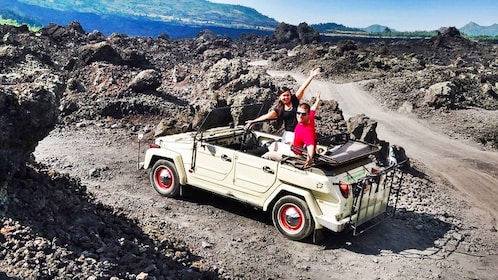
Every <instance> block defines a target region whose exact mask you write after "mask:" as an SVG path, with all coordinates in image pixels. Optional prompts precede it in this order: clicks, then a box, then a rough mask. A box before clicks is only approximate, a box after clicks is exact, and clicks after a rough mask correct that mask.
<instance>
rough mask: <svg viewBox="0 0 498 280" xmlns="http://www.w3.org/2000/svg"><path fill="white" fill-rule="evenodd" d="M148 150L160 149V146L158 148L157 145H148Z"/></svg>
mask: <svg viewBox="0 0 498 280" xmlns="http://www.w3.org/2000/svg"><path fill="white" fill-rule="evenodd" d="M149 148H151V149H158V148H161V146H159V145H157V144H150V145H149Z"/></svg>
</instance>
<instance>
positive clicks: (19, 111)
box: [0, 74, 64, 186]
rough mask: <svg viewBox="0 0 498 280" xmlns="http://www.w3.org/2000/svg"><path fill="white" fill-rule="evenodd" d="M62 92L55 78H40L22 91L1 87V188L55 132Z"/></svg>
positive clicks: (61, 85)
mask: <svg viewBox="0 0 498 280" xmlns="http://www.w3.org/2000/svg"><path fill="white" fill-rule="evenodd" d="M63 89H64V83H63V80H62V78H61V77H59V76H57V75H53V74H47V75H44V76H41V77H39V78H38V79H36V80H35V81H33V83H31V84H28V85H24V86H23V88H22V89H21V90H20V91H17V90H13V89H11V88H8V87H0V111H1V112H2V115H1V117H0V127H1V128H2V129H1V130H0V142H1V143H2V145H1V148H0V186H1V185H3V184H4V183H6V182H7V181H8V180H9V179H10V177H11V176H12V174H13V173H14V172H15V171H16V170H17V169H18V167H19V165H20V164H23V163H24V162H26V161H27V160H28V159H29V157H30V155H31V153H32V152H33V151H34V150H35V148H36V145H37V144H38V141H40V140H42V139H43V138H44V137H45V136H47V135H48V133H49V132H50V131H51V130H52V129H53V128H54V126H55V123H56V121H57V107H58V106H59V100H60V97H61V94H62V91H63Z"/></svg>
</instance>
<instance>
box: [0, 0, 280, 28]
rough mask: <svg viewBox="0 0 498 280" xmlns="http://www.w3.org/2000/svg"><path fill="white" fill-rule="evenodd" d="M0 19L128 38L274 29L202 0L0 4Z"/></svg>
mask: <svg viewBox="0 0 498 280" xmlns="http://www.w3.org/2000/svg"><path fill="white" fill-rule="evenodd" d="M0 16H2V17H4V18H11V19H16V20H20V22H22V23H28V24H33V25H39V26H45V25H47V24H49V23H56V24H59V25H67V24H69V23H70V22H71V21H74V20H76V21H78V22H80V23H81V25H82V26H83V28H84V29H85V31H87V32H91V31H93V30H99V31H100V32H102V33H104V34H106V35H109V34H110V33H123V34H127V35H130V36H158V35H160V34H167V35H169V36H171V37H195V36H196V35H197V33H198V32H199V31H200V30H203V29H211V30H212V31H213V32H215V33H218V34H227V35H229V36H231V35H234V34H235V33H249V32H256V33H258V31H259V32H263V33H268V32H271V31H273V30H274V29H275V27H276V26H277V25H278V22H277V21H276V20H274V19H272V18H269V17H267V16H265V15H262V14H261V13H259V12H258V11H256V10H255V9H253V8H249V7H244V6H240V5H226V4H218V3H212V2H209V1H207V0H183V1H176V0H161V1H146V0H114V1H94V0H79V1H68V0H59V1H46V0H0ZM220 32H221V33H220ZM230 33H231V34H230ZM239 35H240V34H239Z"/></svg>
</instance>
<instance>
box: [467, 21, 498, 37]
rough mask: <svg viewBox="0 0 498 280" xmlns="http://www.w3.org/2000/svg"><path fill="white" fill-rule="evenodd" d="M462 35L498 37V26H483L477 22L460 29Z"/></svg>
mask: <svg viewBox="0 0 498 280" xmlns="http://www.w3.org/2000/svg"><path fill="white" fill-rule="evenodd" d="M458 30H459V31H460V33H464V34H466V35H470V36H498V24H496V23H495V24H493V25H490V26H481V25H479V24H477V23H475V22H469V23H467V24H466V25H464V26H463V27H461V28H459V29H458Z"/></svg>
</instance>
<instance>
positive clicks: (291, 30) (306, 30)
mask: <svg viewBox="0 0 498 280" xmlns="http://www.w3.org/2000/svg"><path fill="white" fill-rule="evenodd" d="M273 36H274V37H275V40H276V42H277V43H278V44H284V43H291V42H294V41H296V42H299V43H301V44H309V43H317V42H320V34H319V33H318V32H316V31H315V30H314V29H313V28H311V27H310V26H309V25H308V24H306V23H300V24H299V26H295V25H290V24H287V23H284V22H282V23H280V24H279V25H278V26H277V28H276V29H275V32H274V33H273Z"/></svg>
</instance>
